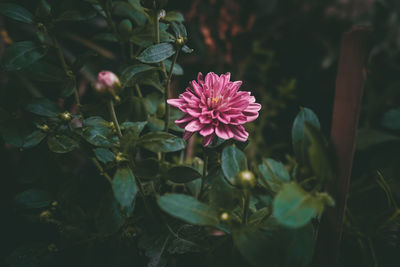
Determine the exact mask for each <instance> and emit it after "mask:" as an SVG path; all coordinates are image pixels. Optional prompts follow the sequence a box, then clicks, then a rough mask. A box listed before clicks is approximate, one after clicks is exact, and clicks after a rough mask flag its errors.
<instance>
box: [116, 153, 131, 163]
mask: <svg viewBox="0 0 400 267" xmlns="http://www.w3.org/2000/svg"><path fill="white" fill-rule="evenodd" d="M115 161H116V162H117V163H120V162H123V161H128V159H127V158H125V156H124V154H122V153H121V152H119V153H118V154H117V155H116V156H115Z"/></svg>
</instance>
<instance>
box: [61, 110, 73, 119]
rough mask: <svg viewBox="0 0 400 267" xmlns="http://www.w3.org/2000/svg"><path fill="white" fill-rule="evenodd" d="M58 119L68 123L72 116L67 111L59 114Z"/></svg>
mask: <svg viewBox="0 0 400 267" xmlns="http://www.w3.org/2000/svg"><path fill="white" fill-rule="evenodd" d="M59 117H60V119H61V120H63V121H70V120H71V119H72V115H71V113H69V112H68V111H65V112H63V113H60V114H59Z"/></svg>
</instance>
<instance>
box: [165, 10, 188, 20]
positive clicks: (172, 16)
mask: <svg viewBox="0 0 400 267" xmlns="http://www.w3.org/2000/svg"><path fill="white" fill-rule="evenodd" d="M164 20H166V21H170V22H171V21H179V22H183V21H184V20H185V19H184V18H183V15H182V14H181V13H180V12H178V11H169V12H167V15H166V16H165V18H164Z"/></svg>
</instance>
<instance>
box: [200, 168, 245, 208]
mask: <svg viewBox="0 0 400 267" xmlns="http://www.w3.org/2000/svg"><path fill="white" fill-rule="evenodd" d="M210 178H211V179H210ZM207 180H211V187H210V192H209V198H210V205H212V206H213V207H215V208H218V209H221V208H222V209H224V210H234V209H235V208H236V207H237V206H238V205H241V202H242V201H243V191H242V190H239V189H237V188H236V187H233V186H232V185H230V184H229V183H228V182H227V181H226V180H225V179H224V174H223V173H222V170H217V171H216V172H215V173H213V174H212V177H210V175H209V176H207Z"/></svg>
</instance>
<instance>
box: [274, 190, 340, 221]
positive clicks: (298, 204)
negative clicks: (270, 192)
mask: <svg viewBox="0 0 400 267" xmlns="http://www.w3.org/2000/svg"><path fill="white" fill-rule="evenodd" d="M332 204H333V200H332V198H331V197H330V196H329V195H327V194H326V193H320V194H316V195H311V194H309V193H307V192H306V191H304V190H303V189H302V188H301V187H300V186H299V185H298V184H296V183H294V182H292V183H286V184H284V185H283V186H282V189H281V191H279V192H278V194H277V195H276V196H275V198H274V200H273V216H274V217H275V218H276V220H277V221H278V222H279V223H281V224H283V225H285V226H287V227H291V228H298V227H302V226H304V225H306V224H307V223H309V222H310V220H311V219H312V218H314V217H315V216H317V215H319V214H321V213H322V211H323V209H324V206H325V205H332Z"/></svg>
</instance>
